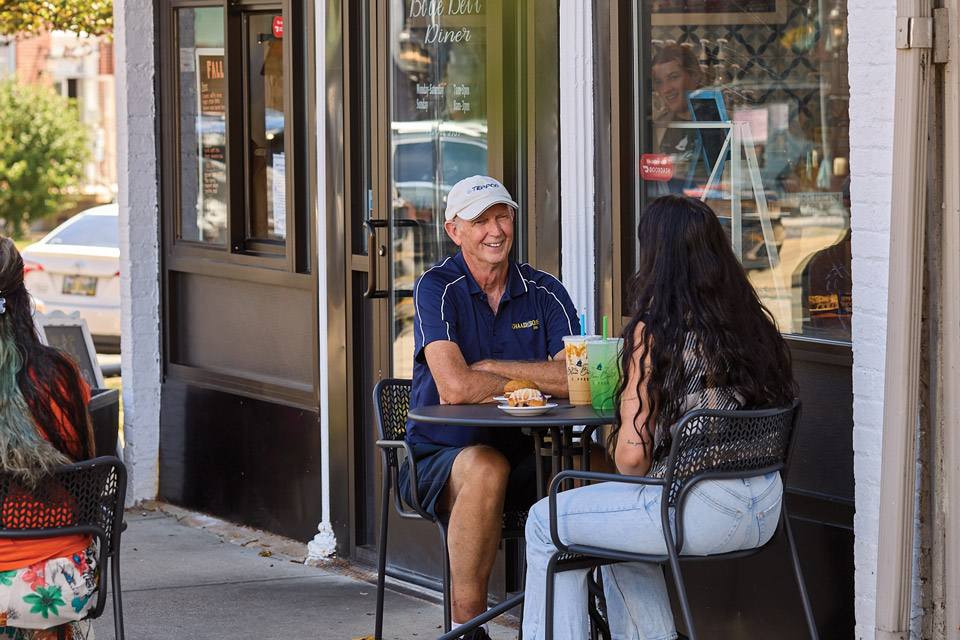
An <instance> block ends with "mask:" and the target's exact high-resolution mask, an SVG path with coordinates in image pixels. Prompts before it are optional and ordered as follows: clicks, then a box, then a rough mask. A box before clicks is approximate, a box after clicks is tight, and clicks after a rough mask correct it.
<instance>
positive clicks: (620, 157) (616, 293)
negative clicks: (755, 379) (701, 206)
mask: <svg viewBox="0 0 960 640" xmlns="http://www.w3.org/2000/svg"><path fill="white" fill-rule="evenodd" d="M640 4H641V2H640V0H617V1H616V2H611V3H602V2H599V1H597V0H595V1H594V11H595V15H596V16H597V19H596V21H595V24H596V39H595V41H596V42H597V43H601V44H599V46H598V54H597V59H598V61H599V62H598V63H597V65H596V68H595V69H594V74H595V86H596V87H597V91H596V93H595V96H596V97H595V102H596V107H597V108H596V109H595V113H596V114H597V116H596V123H595V125H596V128H597V130H598V131H609V134H610V135H609V137H606V136H598V153H597V161H596V175H597V176H598V178H597V191H596V193H597V196H596V197H597V209H598V211H600V212H603V211H609V215H600V216H599V219H598V223H597V225H598V233H597V247H596V251H597V253H596V255H597V256H598V258H597V288H596V290H597V297H596V308H597V309H598V310H599V311H598V312H599V313H602V314H607V315H609V316H610V317H611V318H613V320H614V325H615V327H614V328H615V330H616V331H620V329H621V328H622V327H623V326H624V325H625V324H626V322H627V321H628V320H629V313H630V312H629V309H628V308H627V304H628V298H627V292H626V290H627V284H628V279H629V277H630V274H631V273H632V269H633V264H635V258H636V256H635V250H636V242H635V236H636V227H635V224H634V220H635V212H636V211H637V210H638V207H642V206H644V205H645V202H646V201H645V199H644V196H643V194H642V190H641V189H640V188H639V185H638V174H637V170H638V169H637V163H636V158H639V156H640V154H639V153H638V151H639V150H643V149H645V148H646V146H645V145H647V142H648V141H650V140H653V135H654V133H653V127H652V122H650V121H649V119H644V118H642V117H641V116H640V115H638V114H643V113H647V112H649V111H650V104H649V103H650V100H651V97H650V96H647V95H646V94H645V92H644V91H643V90H642V87H645V86H650V78H649V73H650V71H649V68H648V66H649V65H647V64H645V61H647V60H650V59H651V56H652V52H651V47H650V43H649V42H646V43H643V42H641V44H640V46H641V50H640V51H639V52H638V51H637V50H636V48H635V47H636V46H637V45H636V44H635V43H636V42H637V40H638V38H637V34H638V33H649V32H650V28H651V16H650V14H649V13H647V12H643V11H640V10H639V9H637V7H639V5H640ZM635 65H639V73H637V69H636V67H635ZM644 120H647V122H646V123H645V122H644ZM603 176H609V180H608V179H606V178H604V177H603ZM783 337H784V339H785V340H786V341H787V342H788V344H789V345H790V347H791V351H792V352H793V353H794V356H795V358H798V359H801V360H807V361H814V362H824V363H830V364H838V365H845V366H851V365H852V361H853V353H852V344H851V341H850V340H847V341H843V340H831V339H823V338H812V337H809V336H804V335H802V334H796V333H793V334H791V333H784V334H783ZM851 339H852V337H851Z"/></svg>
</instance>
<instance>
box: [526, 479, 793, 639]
mask: <svg viewBox="0 0 960 640" xmlns="http://www.w3.org/2000/svg"><path fill="white" fill-rule="evenodd" d="M660 496H661V489H660V487H653V486H643V485H631V484H624V483H619V482H605V483H601V484H594V485H590V486H588V487H582V488H579V489H573V490H571V491H563V492H561V493H560V494H559V495H558V496H557V514H558V518H557V521H558V531H559V534H560V539H561V540H562V541H563V542H564V543H567V544H585V545H591V546H596V547H603V548H607V549H617V550H622V551H630V552H634V553H650V554H662V553H666V545H665V543H664V541H663V534H662V532H661V527H660ZM782 497H783V484H782V483H781V480H780V474H779V473H771V474H768V475H766V476H758V477H755V478H750V479H749V480H706V481H703V482H700V483H698V484H697V485H696V486H695V487H694V488H693V490H692V491H691V493H690V495H689V496H688V497H687V499H686V502H685V503H684V516H683V534H684V537H683V549H682V550H681V554H682V555H707V554H714V553H723V552H726V551H736V550H739V549H752V548H754V547H758V546H760V545H762V544H764V543H766V542H767V541H769V540H770V537H771V536H772V535H773V533H774V531H775V530H776V528H777V522H778V520H779V518H780V504H781V500H782ZM672 519H673V514H672V513H671V520H672ZM554 551H556V547H554V545H553V542H552V541H551V540H550V507H549V505H548V503H547V500H546V499H543V500H540V501H539V502H537V504H535V505H534V506H533V507H532V508H531V509H530V514H529V517H528V518H527V580H526V597H525V598H524V610H523V637H524V640H534V639H537V640H540V639H541V638H543V637H544V630H543V622H544V611H545V606H544V599H545V589H546V575H547V562H548V561H549V560H550V556H551V555H552V554H553V552H554ZM602 574H603V591H604V596H605V598H606V601H607V616H608V621H609V623H610V633H611V636H612V637H613V639H614V640H641V639H643V640H660V639H670V638H676V637H677V635H676V627H675V626H674V623H673V615H672V614H671V611H670V601H669V598H668V596H667V589H666V584H665V583H664V578H663V570H662V569H661V567H660V565H656V564H646V563H640V562H631V563H622V564H614V565H610V566H605V567H603V570H602ZM555 580H556V582H555V588H554V626H553V637H554V638H556V639H557V640H568V639H569V640H585V638H587V637H588V635H589V626H588V616H587V571H586V570H581V571H566V572H563V573H558V574H556V578H555Z"/></svg>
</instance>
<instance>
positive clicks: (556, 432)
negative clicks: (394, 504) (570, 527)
mask: <svg viewBox="0 0 960 640" xmlns="http://www.w3.org/2000/svg"><path fill="white" fill-rule="evenodd" d="M551 401H552V400H551ZM556 404H557V406H556V407H554V408H552V409H550V410H549V411H547V412H546V413H543V414H540V415H537V416H516V415H511V414H509V413H507V412H506V411H504V410H503V409H501V408H499V407H498V406H497V404H495V403H492V402H490V403H484V404H438V405H431V406H427V407H418V408H416V409H410V412H409V413H408V414H407V415H408V416H409V417H410V418H412V419H414V420H416V421H418V422H425V423H427V424H446V425H451V426H458V427H487V428H513V429H523V430H524V431H526V432H529V433H530V434H531V435H533V438H534V442H535V446H536V450H537V453H538V454H540V455H544V452H545V451H546V449H545V447H544V444H545V443H544V440H543V434H544V433H549V434H550V449H549V455H550V460H551V464H552V467H553V473H554V475H556V474H557V473H559V472H560V471H562V470H563V469H564V468H570V467H571V463H572V455H573V452H574V448H573V447H574V440H575V439H577V440H579V442H580V443H581V445H587V444H588V443H589V441H590V436H591V434H592V433H593V432H594V431H595V430H596V429H597V428H598V427H602V426H604V425H608V424H610V423H612V422H613V410H597V409H594V408H593V407H591V406H590V405H572V404H570V403H569V402H568V401H567V400H562V399H561V400H558V401H556ZM577 427H583V430H582V431H580V432H577V431H575V428H577ZM579 452H580V453H581V455H582V456H583V460H584V469H589V447H587V446H581V447H580V450H579ZM544 480H545V479H544V478H543V476H542V470H541V468H540V465H537V485H538V487H537V491H538V494H539V496H540V497H541V498H542V497H543V496H544V495H546V485H545V481H544Z"/></svg>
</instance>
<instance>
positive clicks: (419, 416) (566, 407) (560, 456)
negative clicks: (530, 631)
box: [407, 400, 613, 640]
mask: <svg viewBox="0 0 960 640" xmlns="http://www.w3.org/2000/svg"><path fill="white" fill-rule="evenodd" d="M556 404H557V406H556V407H554V408H552V409H550V410H549V411H548V412H546V413H543V414H540V415H538V416H516V415H511V414H509V413H507V412H506V411H504V410H503V409H500V408H499V407H498V406H497V405H496V404H494V403H485V404H439V405H432V406H429V407H419V408H416V409H410V411H409V412H408V413H407V415H408V416H409V417H410V418H413V419H414V420H417V421H418V422H425V423H427V424H446V425H451V426H460V427H488V428H513V429H523V430H524V431H525V432H529V433H530V434H531V435H532V436H533V438H534V444H535V447H536V452H537V454H539V455H541V456H542V455H544V453H545V451H547V449H546V448H545V447H544V441H543V434H544V433H549V434H550V448H549V455H550V460H551V464H552V467H553V474H554V475H556V474H557V473H559V472H560V471H562V470H563V469H564V468H570V467H571V466H572V454H573V452H574V440H575V439H579V443H580V447H578V449H579V452H580V453H581V455H582V456H583V469H585V470H589V466H590V462H589V460H590V457H589V454H590V449H589V442H590V436H591V434H592V433H593V432H594V431H595V430H596V429H597V428H599V427H602V426H604V425H607V424H611V423H612V422H613V410H609V411H603V410H600V411H598V410H596V409H594V408H593V407H591V406H590V405H572V404H570V403H569V402H568V401H566V400H558V401H557V402H556ZM578 427H583V430H582V431H579V432H578V431H576V428H578ZM537 492H538V494H539V495H540V497H541V498H542V497H543V496H544V495H546V482H545V479H544V478H543V469H542V465H539V464H538V465H537ZM522 602H523V593H522V592H521V593H518V594H517V595H515V596H513V597H512V598H509V599H508V600H505V601H504V602H501V603H500V604H499V605H497V606H496V607H493V608H492V609H489V610H488V611H487V612H486V613H483V614H481V615H479V616H477V617H476V618H474V619H473V620H471V621H470V622H469V623H467V624H466V625H465V626H463V627H460V628H458V629H454V630H453V631H450V632H449V633H446V634H444V635H442V636H441V637H440V638H439V639H438V640H453V639H454V638H458V637H459V636H460V634H463V633H465V632H466V631H469V630H472V629H475V628H476V627H479V626H480V625H481V624H483V623H485V622H488V621H490V620H492V619H494V618H495V617H497V616H499V615H500V614H502V613H504V612H506V611H508V610H510V609H512V608H513V607H516V606H518V605H519V604H520V603H522Z"/></svg>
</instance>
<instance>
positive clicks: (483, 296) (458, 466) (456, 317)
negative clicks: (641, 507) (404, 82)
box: [400, 176, 580, 640]
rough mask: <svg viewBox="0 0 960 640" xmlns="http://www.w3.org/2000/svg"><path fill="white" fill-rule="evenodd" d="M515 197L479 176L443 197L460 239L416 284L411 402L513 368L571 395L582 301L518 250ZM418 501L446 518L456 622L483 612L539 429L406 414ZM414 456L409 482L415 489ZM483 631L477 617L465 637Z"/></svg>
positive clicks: (451, 395)
mask: <svg viewBox="0 0 960 640" xmlns="http://www.w3.org/2000/svg"><path fill="white" fill-rule="evenodd" d="M517 210H518V206H517V203H516V202H514V200H513V199H512V198H511V197H510V194H509V192H508V191H507V190H506V188H504V186H503V185H502V184H500V182H498V181H497V180H495V179H493V178H489V177H486V176H472V177H470V178H465V179H463V180H461V181H460V182H458V183H457V184H455V185H454V186H453V188H452V189H451V190H450V193H449V195H448V196H447V209H446V222H445V223H444V229H446V232H447V235H449V236H450V239H451V240H453V242H454V243H455V244H456V245H457V246H458V247H460V252H459V253H458V254H457V255H455V256H448V257H447V258H445V259H444V260H442V261H441V262H439V263H437V264H436V265H434V266H433V267H432V268H431V269H429V270H428V271H427V272H425V273H424V274H423V275H422V276H421V277H420V279H419V280H417V283H416V285H415V286H414V290H413V300H414V306H415V311H416V316H415V318H414V336H415V352H414V368H413V387H412V390H411V395H410V407H411V408H415V407H421V406H429V405H436V404H441V403H449V404H470V403H478V402H489V401H490V400H491V399H492V397H493V396H496V395H500V394H502V393H503V387H504V384H506V383H507V382H508V381H509V380H511V379H526V380H533V381H534V382H536V383H537V385H538V386H539V387H540V389H541V390H542V391H543V392H544V393H546V394H550V395H553V396H557V397H564V398H565V397H567V377H566V365H565V359H564V358H563V341H562V339H561V338H562V336H564V335H571V334H578V333H580V322H579V319H578V316H577V311H576V309H575V308H574V306H573V303H572V302H571V301H570V296H569V295H568V294H567V292H566V290H565V289H564V288H563V285H561V284H560V281H559V280H557V279H556V278H555V277H554V276H552V275H550V274H547V273H544V272H542V271H537V270H536V269H534V268H533V267H531V266H530V265H526V264H524V265H521V264H518V263H517V262H516V261H514V260H513V259H512V258H511V257H510V249H511V248H512V246H513V238H514V217H515V216H516V214H517ZM407 442H408V443H409V444H410V446H411V449H412V451H413V456H414V458H415V459H416V460H417V486H418V490H419V495H420V498H421V502H422V504H423V505H424V506H425V508H426V509H427V510H428V511H430V513H432V514H433V515H435V516H438V517H439V518H440V519H441V520H448V527H447V532H448V533H447V541H448V544H447V546H448V548H449V552H450V575H451V581H452V584H451V593H452V617H453V622H454V626H456V625H457V624H462V623H464V622H467V621H468V620H470V619H471V618H473V617H475V616H477V615H479V614H481V613H483V612H484V611H485V610H486V605H487V581H488V579H489V577H490V572H491V571H492V569H493V564H494V561H495V560H496V554H497V547H498V545H499V541H500V529H501V523H502V520H503V512H504V508H505V505H506V508H507V510H514V509H525V508H527V507H529V505H530V504H532V503H533V501H534V499H535V497H536V481H535V477H536V467H535V465H536V464H537V460H536V456H534V455H533V451H534V447H533V442H532V439H531V438H530V437H529V436H524V435H523V434H521V433H519V431H514V430H512V429H483V428H473V427H454V426H446V425H428V424H423V423H418V422H416V421H414V420H409V421H408V423H407ZM409 481H410V478H409V473H408V467H407V466H406V463H404V466H403V467H402V468H401V472H400V488H401V491H402V492H403V493H404V494H405V495H406V496H407V497H409V495H410V486H409ZM464 637H465V638H469V639H472V640H481V639H484V638H487V637H488V636H487V633H486V629H484V628H483V627H480V628H478V629H477V630H476V631H475V632H473V633H471V634H467V635H466V636H464Z"/></svg>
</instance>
